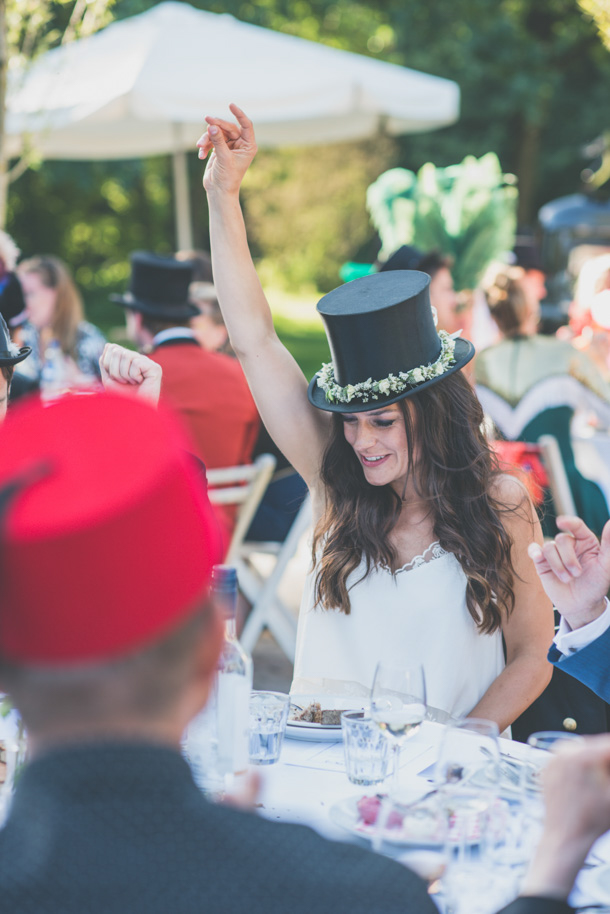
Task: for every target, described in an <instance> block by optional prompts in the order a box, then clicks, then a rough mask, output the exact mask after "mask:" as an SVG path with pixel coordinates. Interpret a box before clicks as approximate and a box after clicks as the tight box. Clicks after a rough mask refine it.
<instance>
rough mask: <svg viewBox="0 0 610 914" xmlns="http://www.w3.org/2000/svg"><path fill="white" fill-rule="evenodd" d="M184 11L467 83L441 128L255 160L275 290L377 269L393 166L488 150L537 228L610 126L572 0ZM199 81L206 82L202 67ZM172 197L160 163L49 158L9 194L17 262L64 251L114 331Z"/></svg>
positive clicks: (206, 4)
mask: <svg viewBox="0 0 610 914" xmlns="http://www.w3.org/2000/svg"><path fill="white" fill-rule="evenodd" d="M153 5H155V4H154V3H153V2H151V0H115V2H114V4H113V5H112V14H113V16H114V17H115V18H123V17H126V16H131V15H134V14H136V13H139V12H142V11H144V10H145V9H148V8H149V7H151V6H153ZM192 5H193V6H197V7H199V8H201V9H207V10H210V11H212V12H216V13H221V12H225V13H226V12H228V13H231V14H233V15H235V16H237V17H238V18H240V19H243V20H245V21H248V22H252V23H255V24H257V25H261V26H264V27H269V28H275V29H279V30H281V31H285V32H289V33H291V34H295V35H299V36H302V37H305V38H309V39H313V40H317V41H324V42H326V43H329V44H332V45H334V46H337V47H342V48H347V49H349V50H352V51H356V52H358V53H362V54H368V55H372V56H374V57H377V58H379V59H383V60H389V61H391V62H394V63H398V64H404V65H407V66H410V67H413V68H414V69H420V70H423V71H425V72H428V73H434V74H437V75H439V76H445V77H448V78H451V79H454V80H456V81H457V82H458V83H459V85H460V87H461V91H462V115H461V118H460V120H459V122H458V123H457V124H455V125H454V126H452V127H449V128H445V129H443V130H440V131H436V132H431V133H427V134H422V135H415V136H406V137H402V138H399V139H391V138H388V137H384V136H380V137H378V138H377V139H372V140H370V141H368V142H366V143H359V144H340V145H335V146H327V147H318V148H315V147H314V148H309V149H306V150H299V149H289V150H282V151H276V152H269V151H262V152H261V153H260V154H259V157H258V160H257V163H256V166H255V167H254V169H253V170H252V172H251V175H250V177H249V180H248V184H247V187H246V188H245V191H244V194H243V200H244V206H245V210H246V216H247V220H248V226H249V232H250V238H251V242H252V248H253V252H254V254H255V256H256V257H257V259H259V261H260V265H261V269H262V272H263V276H264V278H265V279H266V280H267V281H270V282H273V283H274V284H276V285H277V284H284V285H285V286H286V287H287V288H291V289H294V288H301V287H303V286H312V287H316V288H318V289H320V290H321V291H326V290H327V289H329V288H331V287H333V286H334V285H336V284H337V282H338V269H339V266H340V265H341V263H342V262H343V261H345V260H347V259H353V260H358V259H361V260H365V261H367V260H369V261H370V260H372V259H374V257H375V255H376V253H377V250H378V247H379V241H378V239H377V237H376V235H375V232H374V230H373V228H372V226H371V224H370V221H369V218H368V214H367V212H366V207H365V192H366V188H367V186H368V185H369V184H371V183H372V182H373V181H374V180H375V179H376V178H377V177H378V175H379V174H380V173H381V172H382V171H384V170H385V169H387V168H391V167H395V166H402V167H405V168H410V169H412V170H414V171H417V170H418V169H419V168H420V167H421V165H422V164H424V162H426V161H432V162H434V163H435V164H436V165H438V166H446V165H450V164H453V163H456V162H459V161H461V160H462V159H463V157H464V156H465V155H467V154H469V153H472V154H474V155H476V156H481V155H483V154H485V153H487V152H489V151H493V152H496V153H497V155H498V156H499V159H500V163H501V167H502V169H503V171H505V172H511V173H514V174H516V175H517V178H518V182H519V183H518V187H519V192H520V197H519V221H520V223H521V224H522V225H528V224H529V225H533V224H534V223H535V219H536V213H537V210H538V208H539V207H540V206H541V205H542V204H543V203H545V202H546V201H548V200H549V199H552V198H554V197H557V196H560V195H562V194H566V193H571V192H574V191H578V190H580V172H581V170H582V169H583V168H584V167H585V165H586V164H588V163H587V162H586V160H585V159H584V158H583V153H582V149H583V146H584V145H585V144H587V143H589V142H591V141H592V140H593V139H595V137H597V136H598V135H599V134H600V133H601V132H602V131H603V130H604V129H605V128H606V127H607V126H608V123H609V121H610V110H609V101H608V97H609V93H608V85H609V84H610V54H609V53H608V50H607V49H606V48H605V47H604V44H603V41H602V39H601V37H600V35H599V33H598V30H597V28H596V26H595V23H594V22H593V21H592V19H591V17H590V16H588V15H587V14H586V13H584V12H583V10H582V9H581V7H580V6H579V4H578V2H577V0H408V3H405V2H404V0H366V2H365V0H361V2H357V0H334V2H329V0H256V2H254V0H219V2H215V0H192ZM583 5H584V4H583ZM68 6H69V4H68ZM51 7H54V14H55V15H56V16H57V17H58V19H61V17H62V16H64V17H65V15H66V3H65V2H62V3H58V4H52V3H51ZM202 50H203V49H202ZM230 65H231V58H230V49H227V66H230ZM205 78H210V74H206V73H205V66H204V65H202V79H205ZM214 78H219V74H214ZM236 100H237V101H239V100H238V99H236ZM204 113H206V112H202V115H203V114H204ZM195 139H196V137H194V140H195ZM190 170H191V193H192V198H193V213H194V221H195V226H194V230H195V240H196V243H197V244H198V245H200V246H204V247H205V246H207V244H208V232H207V212H206V207H205V200H204V195H203V191H202V190H201V181H200V179H201V171H202V167H201V163H199V162H198V160H197V158H196V156H195V153H193V156H192V160H191V162H190ZM171 193H172V191H171V169H170V163H169V161H168V160H167V159H166V158H153V159H147V160H143V161H130V162H111V163H70V162H48V163H42V164H41V165H40V166H39V167H37V168H36V169H34V170H30V171H28V172H27V173H26V174H24V175H23V176H22V177H21V178H20V179H19V180H18V181H17V182H16V183H15V184H14V185H13V186H12V187H11V191H10V195H9V212H8V223H7V227H8V229H9V231H11V233H12V234H14V236H15V238H16V240H17V242H18V243H19V245H20V246H21V248H22V250H23V251H24V253H25V254H28V255H29V254H32V253H37V252H43V251H44V252H51V253H56V254H58V255H60V256H62V257H64V258H65V259H66V260H67V261H68V262H69V263H70V264H71V265H72V267H73V268H74V270H75V272H76V276H77V279H78V281H79V283H80V284H81V286H82V287H83V289H84V291H85V293H86V298H87V300H88V302H90V303H91V305H92V307H93V309H94V316H99V319H100V320H101V321H102V323H107V322H108V321H109V320H111V319H112V318H111V316H109V315H111V314H112V312H108V311H107V309H106V305H105V304H102V303H103V302H105V300H106V296H107V293H108V292H109V291H114V290H116V289H117V288H122V287H123V285H124V282H125V281H126V278H127V275H128V263H127V258H128V254H129V251H131V250H133V249H136V248H149V249H153V250H157V251H160V252H164V251H165V252H169V251H171V250H172V247H173V237H174V225H173V210H172V200H171Z"/></svg>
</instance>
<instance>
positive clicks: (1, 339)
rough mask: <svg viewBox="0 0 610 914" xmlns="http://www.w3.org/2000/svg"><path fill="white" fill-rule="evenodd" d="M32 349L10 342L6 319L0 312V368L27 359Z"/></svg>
mask: <svg viewBox="0 0 610 914" xmlns="http://www.w3.org/2000/svg"><path fill="white" fill-rule="evenodd" d="M31 351H32V350H31V349H30V347H29V346H22V347H21V349H19V348H18V347H17V346H16V345H15V344H14V343H13V342H11V335H10V333H9V330H8V327H7V325H6V321H5V320H4V318H3V317H2V315H1V314H0V368H8V367H10V366H11V365H17V364H18V363H19V362H23V360H24V359H27V357H28V356H29V354H30V352H31Z"/></svg>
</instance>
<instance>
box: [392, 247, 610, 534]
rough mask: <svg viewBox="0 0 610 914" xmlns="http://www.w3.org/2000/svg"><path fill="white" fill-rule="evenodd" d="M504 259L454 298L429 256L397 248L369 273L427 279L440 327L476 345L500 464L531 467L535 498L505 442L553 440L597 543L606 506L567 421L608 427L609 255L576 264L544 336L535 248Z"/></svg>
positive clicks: (476, 366) (550, 526) (525, 459)
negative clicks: (556, 324)
mask: <svg viewBox="0 0 610 914" xmlns="http://www.w3.org/2000/svg"><path fill="white" fill-rule="evenodd" d="M506 259H507V262H506V263H493V264H491V265H490V267H489V268H488V270H487V271H486V275H485V277H484V278H483V281H482V283H481V286H480V288H478V289H475V290H471V291H468V292H460V293H457V292H456V291H455V289H454V286H453V280H452V275H451V268H452V263H451V260H450V259H449V258H447V257H445V256H443V255H442V254H441V253H440V252H438V251H428V252H424V251H421V250H419V249H418V248H416V247H413V246H411V245H403V246H402V247H401V248H399V249H398V250H397V251H396V252H395V253H394V254H392V255H391V256H390V257H389V258H388V260H387V261H385V262H384V263H381V264H378V265H377V268H378V270H379V271H380V272H383V271H386V270H404V269H409V270H413V269H415V270H421V271H423V272H425V273H428V274H429V275H430V277H431V282H430V301H431V303H432V306H433V308H434V309H435V311H436V316H437V320H438V327H439V329H442V330H446V331H447V332H448V333H463V334H464V336H465V337H466V338H467V339H470V340H472V342H473V343H474V345H475V348H476V351H477V355H476V356H475V359H474V360H473V362H472V363H471V365H470V366H468V367H467V369H466V371H467V373H469V376H470V380H471V381H472V383H473V384H474V385H475V388H476V391H477V395H478V397H479V399H480V401H481V403H482V405H483V408H484V410H485V413H486V416H487V419H488V433H489V435H490V436H491V437H492V438H494V439H495V441H496V449H497V452H498V454H499V456H500V459H501V460H502V462H503V463H505V465H507V466H509V465H511V464H513V463H514V464H516V465H521V466H522V467H524V468H526V470H527V472H531V471H532V461H533V463H534V467H533V468H534V471H535V473H536V482H534V483H533V487H532V491H537V480H538V479H540V480H542V481H544V479H545V472H544V469H543V468H542V466H541V465H540V464H539V461H538V460H537V458H535V457H532V451H531V450H527V449H525V447H523V448H520V449H517V448H514V447H512V446H511V445H509V444H507V442H522V443H523V444H524V445H525V444H528V443H529V444H535V443H536V442H537V441H538V439H539V438H540V437H541V436H542V435H553V436H554V437H555V438H556V439H557V442H558V444H559V449H560V451H561V457H562V460H563V464H564V467H565V470H566V474H567V477H568V481H569V485H570V488H571V490H572V496H573V499H574V504H575V506H576V510H577V512H578V514H579V516H580V517H582V518H583V519H584V520H585V521H586V523H587V524H588V525H589V526H590V527H591V528H592V529H593V530H594V531H595V532H596V533H597V534H598V535H599V534H601V531H602V528H603V526H604V523H605V522H606V521H607V520H608V519H609V516H610V515H609V510H608V505H607V502H606V498H605V496H604V494H603V492H602V491H601V489H600V488H599V486H598V485H597V484H596V483H595V482H593V481H591V480H590V479H587V478H585V477H584V476H583V475H582V473H581V472H580V471H579V469H578V468H577V466H576V458H575V455H574V449H573V446H572V431H573V428H574V422H575V420H576V421H577V422H579V423H580V427H581V428H582V427H583V425H586V424H588V425H590V426H593V427H594V428H599V429H602V430H604V429H607V428H608V427H610V253H603V254H600V255H598V256H595V257H591V258H590V259H589V260H586V261H585V262H584V263H583V265H582V267H581V269H580V273H579V275H578V277H577V280H576V283H575V295H574V301H573V302H572V304H571V306H570V310H569V315H568V318H569V319H568V322H567V324H566V325H565V326H562V327H561V328H560V329H559V330H558V331H557V332H556V333H545V334H543V333H541V332H540V330H539V328H540V324H541V308H540V304H541V302H542V301H543V300H544V299H545V297H546V294H547V290H546V285H545V279H546V277H545V273H544V270H543V268H542V264H541V261H540V258H539V255H538V252H537V249H536V247H535V245H534V244H533V242H532V243H530V244H519V245H517V246H516V247H515V249H514V251H513V252H510V253H509V254H508V256H507V258H506ZM509 261H510V262H509ZM542 500H544V501H545V505H544V511H543V512H542V513H543V529H544V531H545V533H546V534H547V535H550V536H552V535H555V533H556V532H557V531H556V527H555V524H554V511H553V505H552V502H551V499H550V497H549V494H548V491H547V492H546V493H545V492H543V493H541V496H540V502H542Z"/></svg>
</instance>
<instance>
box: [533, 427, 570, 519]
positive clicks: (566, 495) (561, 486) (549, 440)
mask: <svg viewBox="0 0 610 914" xmlns="http://www.w3.org/2000/svg"><path fill="white" fill-rule="evenodd" d="M538 446H539V447H540V456H541V457H542V462H543V463H544V468H545V470H546V474H547V476H548V478H549V489H550V491H551V498H552V499H553V506H554V508H555V514H576V513H577V511H576V505H575V504H574V497H573V495H572V489H571V488H570V481H569V479H568V474H567V473H566V468H565V466H564V463H563V458H562V456H561V451H560V449H559V443H558V441H557V438H555V436H554V435H541V436H540V438H539V439H538Z"/></svg>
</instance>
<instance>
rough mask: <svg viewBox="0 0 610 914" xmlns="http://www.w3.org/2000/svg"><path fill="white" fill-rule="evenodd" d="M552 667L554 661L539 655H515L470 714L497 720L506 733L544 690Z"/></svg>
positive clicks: (501, 729)
mask: <svg viewBox="0 0 610 914" xmlns="http://www.w3.org/2000/svg"><path fill="white" fill-rule="evenodd" d="M552 671H553V668H552V666H551V664H550V663H548V662H547V661H546V659H545V660H544V661H541V659H540V656H539V655H535V656H532V655H527V654H524V655H523V656H519V657H515V659H514V660H512V661H511V662H510V663H508V664H507V665H506V666H505V667H504V669H503V670H502V672H501V673H500V675H499V676H498V677H497V678H496V679H494V681H493V682H492V684H491V685H490V686H489V688H488V689H487V691H486V692H485V694H484V695H483V697H482V698H481V700H480V701H479V702H478V703H477V704H476V705H475V707H474V708H473V709H472V711H471V712H470V713H469V715H468V716H469V717H481V718H483V719H485V720H494V721H495V722H496V723H497V724H498V727H499V729H500V733H502V731H503V730H505V729H506V728H507V727H508V726H510V724H512V723H513V721H514V720H516V718H517V717H519V715H520V714H522V713H523V711H525V709H526V708H529V706H530V705H531V703H532V702H533V701H534V700H535V699H536V698H538V696H539V695H540V694H541V693H542V692H543V691H544V689H545V688H546V686H547V685H548V683H549V682H550V679H551V674H552Z"/></svg>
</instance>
